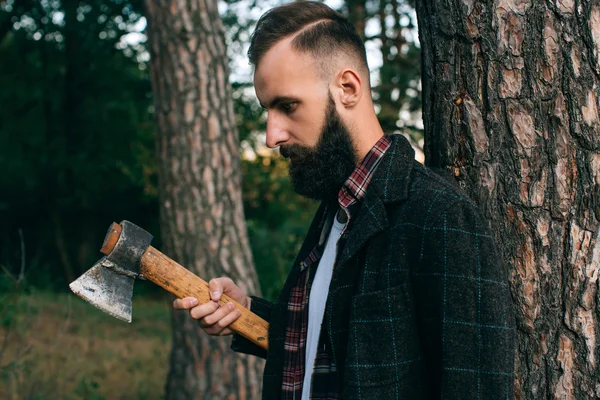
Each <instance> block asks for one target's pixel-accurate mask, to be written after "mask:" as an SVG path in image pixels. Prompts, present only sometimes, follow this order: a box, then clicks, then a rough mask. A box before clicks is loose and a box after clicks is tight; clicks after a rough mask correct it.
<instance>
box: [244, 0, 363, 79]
mask: <svg viewBox="0 0 600 400" xmlns="http://www.w3.org/2000/svg"><path fill="white" fill-rule="evenodd" d="M291 35H296V37H295V38H294V39H293V40H292V42H291V45H292V48H293V49H294V50H297V51H299V52H306V53H309V54H310V55H311V56H313V58H314V59H315V60H316V61H317V62H318V63H319V64H320V67H321V68H322V70H323V72H324V73H325V74H329V73H331V72H333V71H332V70H331V68H332V67H333V61H334V60H335V58H336V57H338V58H339V57H340V56H349V57H350V58H351V59H353V60H355V61H356V67H358V68H359V69H360V70H362V72H363V73H365V74H366V77H367V82H366V84H367V85H369V65H368V63H367V53H366V50H365V45H364V42H363V41H362V39H361V38H360V36H359V35H358V33H357V32H356V29H355V27H354V25H352V23H350V21H348V19H347V18H346V17H344V16H343V15H342V14H340V13H339V12H337V11H335V10H332V9H331V8H329V7H328V6H326V5H325V4H323V3H318V2H315V1H296V2H293V3H290V4H286V5H283V6H279V7H275V8H273V9H271V10H269V11H267V12H266V13H265V14H263V15H262V16H261V17H260V19H259V20H258V23H257V24H256V29H255V30H254V33H253V34H252V37H251V38H250V49H249V50H248V59H249V60H250V64H251V65H253V66H254V67H256V66H258V64H259V63H260V61H261V59H262V58H263V57H264V55H265V54H266V53H267V52H268V51H269V50H270V49H271V48H272V47H273V46H274V45H275V44H276V43H277V42H279V41H280V40H282V39H284V38H286V37H289V36H291Z"/></svg>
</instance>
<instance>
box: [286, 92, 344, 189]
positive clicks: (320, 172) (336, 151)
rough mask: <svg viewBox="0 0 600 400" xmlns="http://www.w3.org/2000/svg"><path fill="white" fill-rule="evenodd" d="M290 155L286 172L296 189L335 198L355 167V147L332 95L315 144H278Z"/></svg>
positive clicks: (287, 155)
mask: <svg viewBox="0 0 600 400" xmlns="http://www.w3.org/2000/svg"><path fill="white" fill-rule="evenodd" d="M279 151H280V153H281V155H282V156H283V157H285V158H287V159H289V162H290V166H289V175H290V179H291V181H292V186H293V187H294V191H296V193H298V194H300V195H302V196H305V197H308V198H311V199H315V200H322V201H328V200H332V199H335V198H337V195H338V192H339V191H340V189H341V188H342V186H343V185H344V183H345V182H346V180H347V179H348V177H349V176H350V174H352V172H353V171H354V169H355V168H356V151H355V149H354V145H353V142H352V138H351V136H350V132H349V131H348V129H346V127H345V126H344V124H343V123H342V121H341V119H340V116H339V114H338V113H337V110H336V109H335V103H334V101H333V99H332V98H331V96H330V97H329V104H328V106H327V110H326V113H325V123H324V125H323V129H322V131H321V135H320V137H319V140H318V142H317V145H316V146H315V147H314V148H313V147H309V146H303V145H299V144H291V145H287V146H281V148H280V149H279Z"/></svg>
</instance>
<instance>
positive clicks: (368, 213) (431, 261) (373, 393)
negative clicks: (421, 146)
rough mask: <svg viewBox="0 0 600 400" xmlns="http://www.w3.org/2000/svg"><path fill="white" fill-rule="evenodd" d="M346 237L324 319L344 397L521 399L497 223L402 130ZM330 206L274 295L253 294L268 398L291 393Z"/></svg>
mask: <svg viewBox="0 0 600 400" xmlns="http://www.w3.org/2000/svg"><path fill="white" fill-rule="evenodd" d="M390 137H391V138H392V145H391V147H390V148H389V149H388V150H387V152H386V153H385V155H384V156H383V158H382V160H381V163H380V164H379V166H378V168H377V170H376V171H375V174H374V175H373V179H372V181H371V184H370V186H369V188H368V189H367V193H366V196H365V198H364V199H363V200H362V203H361V205H360V209H359V210H358V212H357V213H356V217H355V218H353V221H351V225H350V226H349V227H348V229H346V231H345V233H344V235H343V236H342V237H341V238H340V242H339V245H338V246H339V247H338V255H337V258H336V263H335V267H334V272H333V277H332V280H331V285H330V288H329V294H328V298H327V303H326V308H325V316H324V320H323V324H322V328H321V329H323V330H326V333H327V340H328V343H329V345H330V348H331V350H332V353H333V360H334V363H335V365H336V366H337V368H338V371H339V377H340V382H339V385H340V390H339V392H340V393H341V397H342V398H344V399H378V400H383V399H385V400H387V399H402V400H407V399H418V400H420V399H448V400H450V399H456V400H459V399H460V400H466V399H469V400H470V399H482V400H483V399H485V400H492V399H503V400H504V399H512V398H513V375H514V369H513V362H514V334H515V330H514V328H515V323H514V313H513V309H512V301H511V297H510V292H509V287H508V271H507V267H506V265H505V264H504V263H503V262H502V258H501V256H500V255H499V254H498V252H497V250H496V246H495V244H494V239H493V236H492V235H491V233H490V231H489V229H488V223H487V222H486V221H485V220H484V219H483V218H482V216H481V214H480V213H479V211H478V210H477V208H476V206H475V205H474V204H473V203H472V202H471V201H470V200H469V199H468V198H467V197H466V196H465V195H464V194H463V193H462V192H461V191H460V190H459V189H458V188H456V187H455V186H454V185H453V184H451V183H450V182H448V181H446V180H445V179H443V178H442V177H440V176H439V175H437V174H436V173H434V172H432V171H431V170H429V169H428V168H426V167H424V166H422V165H421V164H419V163H417V162H416V161H415V160H414V151H413V150H412V148H411V146H410V144H409V143H408V141H407V140H406V139H405V138H404V137H402V136H400V135H392V136H390ZM325 209H326V205H325V204H322V205H321V207H320V208H319V210H318V211H317V214H316V216H315V219H314V221H313V223H312V225H311V227H310V229H309V231H308V234H307V237H306V239H305V242H304V244H303V246H302V248H301V250H300V253H299V255H298V257H297V259H296V261H295V263H294V265H293V266H292V269H291V271H290V274H289V276H288V279H287V281H286V283H285V285H284V287H283V289H282V291H281V294H280V296H279V298H278V300H277V301H276V302H275V303H271V302H268V301H266V300H264V299H260V298H257V297H253V301H252V305H251V310H252V311H253V312H255V313H257V314H258V315H260V316H261V317H263V318H264V319H266V320H267V321H268V322H269V324H270V325H269V350H268V352H265V351H264V350H262V349H260V348H259V347H258V346H255V345H254V344H252V343H251V342H249V341H247V340H246V339H244V338H242V337H241V336H237V335H234V337H233V341H232V349H233V350H235V351H239V352H243V353H247V354H254V355H257V356H260V357H263V358H266V363H265V370H264V376H263V398H264V399H278V398H280V394H281V379H282V376H281V375H282V374H281V371H282V362H283V360H282V354H283V351H282V350H283V349H282V345H283V337H284V333H285V323H286V321H287V318H286V313H287V301H288V298H289V293H290V289H291V287H292V286H293V285H294V283H295V282H296V278H297V277H298V274H299V270H300V265H299V263H300V262H301V261H302V260H304V258H305V257H306V256H307V254H308V253H309V252H310V251H311V250H312V248H314V246H315V245H316V243H317V241H318V240H319V236H320V232H319V221H321V220H322V217H323V213H324V210H325Z"/></svg>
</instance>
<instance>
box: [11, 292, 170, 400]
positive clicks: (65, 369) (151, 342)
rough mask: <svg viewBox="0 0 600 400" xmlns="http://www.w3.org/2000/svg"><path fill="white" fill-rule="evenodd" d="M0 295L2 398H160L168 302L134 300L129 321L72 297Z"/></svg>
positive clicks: (166, 355)
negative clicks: (128, 322)
mask: <svg viewBox="0 0 600 400" xmlns="http://www.w3.org/2000/svg"><path fill="white" fill-rule="evenodd" d="M1 292H2V288H0V399H3V400H4V399H6V400H17V399H19V400H21V399H32V400H33V399H36V400H47V399H61V400H62V399H65V400H78V399H85V400H101V399H102V400H113V399H114V400H116V399H124V400H125V399H161V398H163V396H164V384H165V382H166V376H167V372H168V365H169V362H168V361H169V352H170V346H171V323H170V311H169V309H170V305H169V302H168V300H166V297H163V298H161V299H151V298H148V297H140V296H134V301H133V321H132V323H131V324H127V323H125V322H121V321H119V320H117V319H115V318H112V317H110V316H108V315H106V314H104V313H102V312H101V311H99V310H97V309H96V308H94V307H93V306H91V305H89V304H88V303H86V302H84V301H83V300H81V299H80V298H79V297H77V296H75V295H73V294H71V293H63V294H56V293H45V292H32V293H23V292H14V293H12V294H10V293H9V294H6V293H1Z"/></svg>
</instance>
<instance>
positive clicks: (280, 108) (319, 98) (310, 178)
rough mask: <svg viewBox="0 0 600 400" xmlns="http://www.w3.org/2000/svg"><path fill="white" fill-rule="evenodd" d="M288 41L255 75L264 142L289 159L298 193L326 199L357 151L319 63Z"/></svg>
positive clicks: (271, 53) (269, 55) (345, 174)
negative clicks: (264, 119)
mask: <svg viewBox="0 0 600 400" xmlns="http://www.w3.org/2000/svg"><path fill="white" fill-rule="evenodd" d="M290 40H291V39H284V40H282V41H281V42H279V43H277V44H276V45H275V46H274V47H273V48H271V49H270V50H269V51H268V52H267V53H266V54H265V55H264V57H263V58H262V59H261V61H260V63H259V64H258V66H257V68H256V71H255V74H254V87H255V90H256V95H257V97H258V99H259V101H260V103H261V105H262V106H263V108H265V109H266V110H267V115H268V118H267V132H266V133H267V140H266V142H267V146H268V147H270V148H275V147H280V151H281V154H282V156H284V157H286V158H288V159H289V160H290V177H291V179H292V183H293V186H294V189H295V190H296V192H298V193H299V194H301V195H303V196H306V197H310V198H313V199H318V200H326V199H330V198H332V197H335V196H336V195H337V193H338V191H339V189H340V188H341V186H342V185H343V183H344V181H345V180H346V179H347V178H348V176H349V175H350V174H351V173H352V170H353V169H354V168H355V165H356V152H355V150H354V146H353V144H352V139H351V136H350V133H349V131H348V130H347V129H346V127H345V126H344V124H343V122H342V121H341V119H340V116H339V114H338V113H337V111H336V108H335V102H334V100H333V99H332V97H331V95H330V93H329V88H328V83H327V82H326V80H324V79H323V77H322V76H321V75H320V74H319V72H320V71H319V68H318V65H317V64H316V63H315V61H314V60H313V59H312V57H311V56H309V55H307V54H301V53H298V52H296V51H295V50H293V49H292V48H291V46H290V44H289V42H290Z"/></svg>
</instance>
